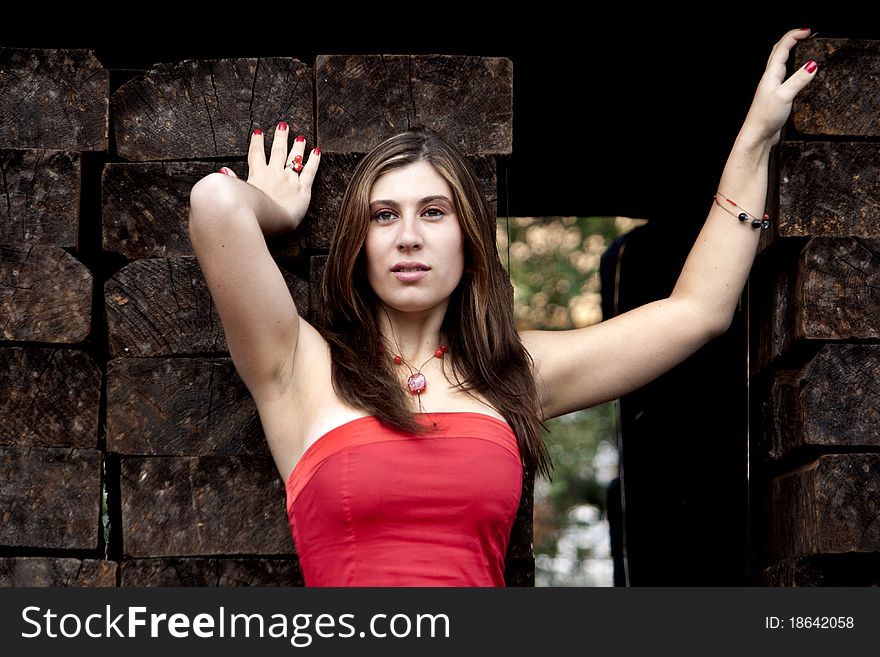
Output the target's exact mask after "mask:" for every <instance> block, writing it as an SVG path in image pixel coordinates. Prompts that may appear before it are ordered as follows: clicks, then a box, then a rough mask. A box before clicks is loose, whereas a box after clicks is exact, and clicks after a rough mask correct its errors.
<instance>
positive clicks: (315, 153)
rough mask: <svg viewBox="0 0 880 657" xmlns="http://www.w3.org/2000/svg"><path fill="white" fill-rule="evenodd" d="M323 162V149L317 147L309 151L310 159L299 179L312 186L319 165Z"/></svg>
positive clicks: (307, 185)
mask: <svg viewBox="0 0 880 657" xmlns="http://www.w3.org/2000/svg"><path fill="white" fill-rule="evenodd" d="M320 163H321V149H320V148H315V149H313V150H312V152H311V153H309V159H308V161H307V162H306V164H305V166H304V167H303V170H302V173H301V174H300V176H299V181H300V182H301V183H302V184H303V185H305V186H306V187H311V186H312V182H313V181H314V180H315V174H317V173H318V165H319V164H320Z"/></svg>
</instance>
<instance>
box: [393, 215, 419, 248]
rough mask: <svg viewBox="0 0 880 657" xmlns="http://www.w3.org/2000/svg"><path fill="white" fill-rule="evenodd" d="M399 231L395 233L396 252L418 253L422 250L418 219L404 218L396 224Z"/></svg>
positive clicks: (412, 217)
mask: <svg viewBox="0 0 880 657" xmlns="http://www.w3.org/2000/svg"><path fill="white" fill-rule="evenodd" d="M397 225H398V226H399V231H398V233H397V250H398V251H410V250H413V251H418V250H419V249H421V248H422V234H421V231H420V230H419V228H420V226H419V220H418V217H414V216H404V217H401V219H400V221H399V222H398V223H397Z"/></svg>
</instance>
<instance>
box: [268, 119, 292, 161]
mask: <svg viewBox="0 0 880 657" xmlns="http://www.w3.org/2000/svg"><path fill="white" fill-rule="evenodd" d="M289 134H290V129H289V128H288V126H287V123H285V122H284V121H279V122H278V127H276V128H275V135H274V136H273V137H272V151H271V153H270V154H269V166H270V167H278V168H279V169H281V168H282V167H284V165H285V163H286V162H287V136H288V135H289Z"/></svg>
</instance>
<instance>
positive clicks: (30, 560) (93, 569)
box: [0, 557, 116, 588]
mask: <svg viewBox="0 0 880 657" xmlns="http://www.w3.org/2000/svg"><path fill="white" fill-rule="evenodd" d="M0 586H31V587H33V586H45V587H50V586H51V587H55V586H75V587H83V588H85V587H115V586H116V562H115V561H100V560H98V559H73V558H66V557H0Z"/></svg>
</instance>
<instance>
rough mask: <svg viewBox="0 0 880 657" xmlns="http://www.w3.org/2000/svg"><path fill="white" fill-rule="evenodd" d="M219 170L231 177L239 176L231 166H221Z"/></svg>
mask: <svg viewBox="0 0 880 657" xmlns="http://www.w3.org/2000/svg"><path fill="white" fill-rule="evenodd" d="M218 171H219V172H220V173H222V174H225V175H227V176H229V177H230V178H238V175H237V174H236V173H235V171H233V170H232V169H230V168H229V167H220V168H219V169H218Z"/></svg>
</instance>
